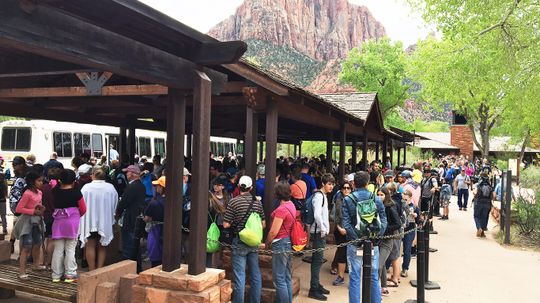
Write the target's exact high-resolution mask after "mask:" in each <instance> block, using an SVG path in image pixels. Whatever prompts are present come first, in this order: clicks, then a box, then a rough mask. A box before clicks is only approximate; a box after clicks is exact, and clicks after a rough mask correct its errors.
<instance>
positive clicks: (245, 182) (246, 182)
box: [238, 176, 253, 188]
mask: <svg viewBox="0 0 540 303" xmlns="http://www.w3.org/2000/svg"><path fill="white" fill-rule="evenodd" d="M238 185H240V187H243V188H249V187H251V185H253V181H252V180H251V177H250V176H242V177H240V181H238Z"/></svg>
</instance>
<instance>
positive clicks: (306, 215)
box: [300, 190, 324, 225]
mask: <svg viewBox="0 0 540 303" xmlns="http://www.w3.org/2000/svg"><path fill="white" fill-rule="evenodd" d="M317 193H320V194H321V195H324V194H323V193H322V192H321V191H320V190H318V191H316V192H314V193H313V194H312V195H311V196H310V197H309V198H308V199H307V200H306V203H305V204H304V208H303V209H301V210H300V216H301V218H302V222H303V223H304V224H308V225H311V224H313V223H314V222H315V215H314V214H313V197H315V194H317ZM322 206H323V207H324V198H323V205H322Z"/></svg>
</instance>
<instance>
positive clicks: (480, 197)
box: [476, 180, 493, 203]
mask: <svg viewBox="0 0 540 303" xmlns="http://www.w3.org/2000/svg"><path fill="white" fill-rule="evenodd" d="M492 193H493V188H492V187H491V185H489V182H488V181H486V180H483V181H481V182H480V184H478V188H477V189H476V200H477V201H478V202H483V203H489V202H491V197H492Z"/></svg>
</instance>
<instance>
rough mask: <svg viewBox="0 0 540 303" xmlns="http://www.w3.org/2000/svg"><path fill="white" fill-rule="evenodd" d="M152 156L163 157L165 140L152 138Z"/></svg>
mask: <svg viewBox="0 0 540 303" xmlns="http://www.w3.org/2000/svg"><path fill="white" fill-rule="evenodd" d="M154 155H160V156H162V157H163V156H164V155H165V139H160V138H154Z"/></svg>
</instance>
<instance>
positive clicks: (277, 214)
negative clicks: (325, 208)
mask: <svg viewBox="0 0 540 303" xmlns="http://www.w3.org/2000/svg"><path fill="white" fill-rule="evenodd" d="M274 195H275V197H276V199H277V200H278V201H279V206H278V207H277V208H276V209H275V210H274V211H273V212H272V215H271V218H272V225H271V227H270V231H269V232H268V236H267V237H266V242H265V244H266V249H268V248H270V247H271V248H272V280H273V281H274V287H275V289H276V302H278V303H291V302H292V274H291V264H292V263H291V254H289V253H285V252H288V251H291V249H292V244H291V233H292V228H293V224H294V223H295V221H296V217H297V215H298V214H297V211H296V207H295V206H294V204H293V203H292V202H291V187H290V185H289V184H288V183H286V182H278V183H276V185H275V186H274Z"/></svg>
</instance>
